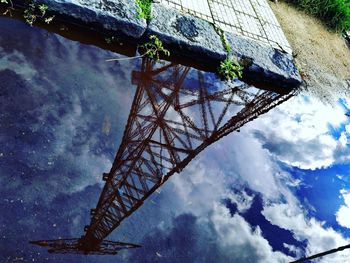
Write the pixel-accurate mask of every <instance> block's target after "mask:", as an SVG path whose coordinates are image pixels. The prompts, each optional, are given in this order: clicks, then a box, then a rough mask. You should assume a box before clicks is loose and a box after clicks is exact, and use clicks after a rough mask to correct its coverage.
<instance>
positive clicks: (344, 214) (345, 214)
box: [336, 189, 350, 228]
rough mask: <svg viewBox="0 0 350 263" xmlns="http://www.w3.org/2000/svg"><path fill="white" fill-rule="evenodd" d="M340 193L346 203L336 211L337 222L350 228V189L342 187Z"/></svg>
mask: <svg viewBox="0 0 350 263" xmlns="http://www.w3.org/2000/svg"><path fill="white" fill-rule="evenodd" d="M340 194H341V196H342V198H343V199H344V203H345V204H344V205H342V206H341V207H340V208H339V210H338V212H337V213H336V218H337V222H338V223H339V225H341V226H343V227H347V228H350V190H345V189H342V190H341V191H340Z"/></svg>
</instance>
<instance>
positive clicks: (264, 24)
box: [158, 0, 292, 54]
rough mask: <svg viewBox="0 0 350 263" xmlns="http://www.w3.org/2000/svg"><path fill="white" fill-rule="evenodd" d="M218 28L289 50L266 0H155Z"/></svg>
mask: <svg viewBox="0 0 350 263" xmlns="http://www.w3.org/2000/svg"><path fill="white" fill-rule="evenodd" d="M158 1H159V2H160V3H162V4H164V5H167V6H171V7H174V8H176V9H178V10H180V11H182V12H185V13H189V14H192V15H194V16H197V17H200V18H202V19H204V20H207V21H209V22H211V23H214V24H215V25H216V26H218V27H219V28H221V29H223V30H225V31H227V32H232V33H235V34H238V35H241V36H245V37H247V38H250V39H253V40H256V41H259V42H262V43H265V44H267V45H270V46H272V47H274V48H277V49H281V50H284V51H286V52H288V53H290V54H291V53H292V49H291V47H290V45H289V43H288V41H287V39H286V37H285V35H284V33H283V31H282V29H281V27H280V25H279V23H278V21H277V19H276V17H275V15H274V13H273V12H272V10H271V8H270V6H269V4H268V3H267V0H158Z"/></svg>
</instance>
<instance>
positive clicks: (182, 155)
mask: <svg viewBox="0 0 350 263" xmlns="http://www.w3.org/2000/svg"><path fill="white" fill-rule="evenodd" d="M191 73H193V72H191ZM191 73H190V68H188V67H184V66H180V65H175V64H172V63H166V64H160V63H156V62H155V61H152V60H150V59H147V58H144V59H143V61H142V66H141V71H140V72H138V71H134V72H133V76H132V80H133V83H134V84H136V85H137V89H136V92H135V95H134V99H133V103H132V106H131V110H130V114H129V118H128V121H127V124H126V127H125V130H124V135H123V138H122V142H121V144H120V146H119V149H118V151H117V154H116V157H115V159H114V162H113V165H112V168H111V170H110V171H109V172H108V173H104V174H103V177H102V179H103V181H105V185H104V187H103V190H102V193H101V195H100V198H99V201H98V204H97V206H96V208H95V209H91V222H90V224H89V225H88V226H85V229H84V230H85V234H84V235H83V236H82V237H80V238H77V239H61V240H47V241H45V240H42V241H34V242H32V243H34V244H36V245H40V246H44V247H48V248H49V252H52V253H79V254H117V252H118V251H119V250H121V249H124V248H136V247H138V245H135V244H127V243H121V242H112V241H106V240H105V238H106V237H107V236H108V235H109V234H110V233H111V232H112V231H113V230H114V229H116V228H117V227H118V226H119V225H120V223H121V222H122V221H123V220H124V219H126V218H127V217H128V216H130V215H131V214H132V213H133V212H134V211H135V210H137V209H138V208H139V207H140V206H142V204H143V203H144V201H145V200H146V199H147V197H149V196H150V195H151V194H152V193H153V192H155V191H156V190H157V189H158V188H159V187H160V186H161V185H162V184H164V183H165V182H166V181H167V180H168V179H169V177H170V176H172V175H173V174H174V173H179V172H181V171H182V170H183V169H184V168H185V166H186V165H187V164H188V163H190V162H191V160H192V159H193V158H195V157H196V156H197V155H198V154H199V153H200V152H201V151H203V150H204V149H205V148H206V147H208V146H209V145H211V144H213V143H214V142H216V141H218V140H220V139H221V138H223V137H224V136H226V135H228V134H230V133H231V132H233V131H237V130H239V129H240V128H241V127H242V126H243V125H245V124H246V123H247V122H250V121H252V120H254V119H255V118H257V117H258V116H260V115H261V114H263V113H266V112H268V111H269V110H270V109H272V108H274V107H275V106H277V105H279V104H281V103H282V102H284V101H286V100H288V99H289V98H290V97H292V96H293V95H294V93H295V92H294V91H292V92H290V93H288V94H279V93H275V92H272V91H267V90H259V89H256V88H254V87H251V86H249V85H247V84H245V83H243V82H240V81H236V82H230V83H227V84H225V86H223V85H219V84H218V83H216V84H215V83H214V84H208V83H207V82H206V81H205V77H204V75H203V74H202V73H201V72H200V71H198V75H197V76H195V78H198V79H197V80H198V81H196V82H194V81H193V79H194V74H191Z"/></svg>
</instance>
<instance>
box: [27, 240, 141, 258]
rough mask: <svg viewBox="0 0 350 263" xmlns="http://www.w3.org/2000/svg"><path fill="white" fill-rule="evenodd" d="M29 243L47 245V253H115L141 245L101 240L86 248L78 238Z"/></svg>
mask: <svg viewBox="0 0 350 263" xmlns="http://www.w3.org/2000/svg"><path fill="white" fill-rule="evenodd" d="M30 243H31V244H34V245H38V246H41V247H47V248H48V252H49V253H57V254H85V255H116V254H118V252H119V251H120V250H122V249H130V248H139V247H141V246H139V245H135V244H128V243H122V242H114V241H108V240H103V241H102V242H101V243H100V244H99V245H98V246H97V247H95V248H93V249H91V248H89V249H87V248H86V247H85V246H84V245H83V244H82V243H81V239H79V238H69V239H57V240H38V241H30Z"/></svg>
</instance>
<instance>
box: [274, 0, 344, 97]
mask: <svg viewBox="0 0 350 263" xmlns="http://www.w3.org/2000/svg"><path fill="white" fill-rule="evenodd" d="M271 7H272V9H273V11H274V12H275V15H276V16H277V19H278V20H279V22H280V24H281V26H282V28H283V30H284V32H285V35H286V37H287V39H288V41H289V43H290V44H291V45H292V48H293V50H294V53H295V54H296V62H297V64H298V67H299V68H301V70H302V71H303V72H304V74H305V76H306V82H307V83H308V90H309V92H311V93H312V94H314V95H316V96H318V97H320V98H321V99H322V100H323V101H327V102H332V101H333V100H334V99H336V97H337V98H338V97H339V96H340V95H347V96H349V95H350V86H349V85H350V83H349V81H346V80H350V49H349V48H348V47H347V45H346V42H345V40H344V39H343V38H342V37H341V36H340V35H339V34H337V33H334V32H330V31H329V30H328V29H327V28H326V27H325V26H324V25H323V24H322V23H321V22H320V21H319V20H317V19H316V18H314V17H311V16H309V15H307V14H305V13H304V12H302V11H299V10H297V9H296V8H295V7H293V6H291V5H289V4H286V3H284V2H281V1H279V2H277V3H271Z"/></svg>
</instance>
